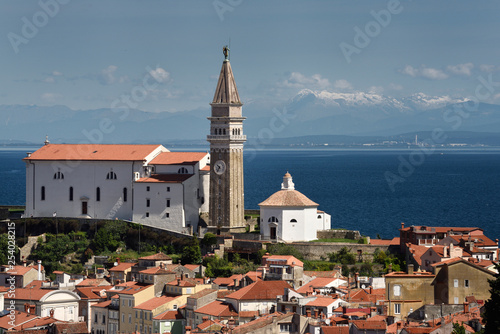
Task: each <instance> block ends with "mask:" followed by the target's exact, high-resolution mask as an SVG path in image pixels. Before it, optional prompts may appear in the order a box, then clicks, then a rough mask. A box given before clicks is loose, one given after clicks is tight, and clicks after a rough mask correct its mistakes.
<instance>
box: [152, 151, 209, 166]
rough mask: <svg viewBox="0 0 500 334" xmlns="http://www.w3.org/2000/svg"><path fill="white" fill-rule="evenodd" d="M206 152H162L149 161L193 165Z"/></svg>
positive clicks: (162, 163) (153, 163)
mask: <svg viewBox="0 0 500 334" xmlns="http://www.w3.org/2000/svg"><path fill="white" fill-rule="evenodd" d="M207 155H208V153H207V152H162V153H160V154H158V156H157V157H156V158H154V159H153V160H152V161H151V164H152V165H195V164H196V163H198V162H199V161H200V160H202V159H203V158H205V157H206V156H207Z"/></svg>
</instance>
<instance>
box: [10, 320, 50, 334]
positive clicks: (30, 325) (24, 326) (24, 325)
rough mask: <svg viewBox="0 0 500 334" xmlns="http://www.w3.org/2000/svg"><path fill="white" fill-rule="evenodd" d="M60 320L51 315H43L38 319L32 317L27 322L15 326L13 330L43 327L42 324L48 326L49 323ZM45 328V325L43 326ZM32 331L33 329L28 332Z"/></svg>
mask: <svg viewBox="0 0 500 334" xmlns="http://www.w3.org/2000/svg"><path fill="white" fill-rule="evenodd" d="M59 321H60V320H57V319H54V318H51V317H43V318H36V319H30V320H28V321H27V322H24V323H22V324H20V325H18V326H16V327H14V328H13V330H16V331H26V330H29V328H36V327H41V326H47V325H49V324H53V323H56V322H59ZM42 328H43V327H42ZM28 333H31V330H30V331H29V332H28Z"/></svg>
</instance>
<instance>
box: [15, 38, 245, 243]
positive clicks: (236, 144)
mask: <svg viewBox="0 0 500 334" xmlns="http://www.w3.org/2000/svg"><path fill="white" fill-rule="evenodd" d="M223 51H224V56H225V59H224V61H223V63H222V69H221V71H220V76H219V81H218V83H217V87H216V90H215V95H214V98H213V101H212V103H211V109H212V110H211V117H208V119H209V120H210V134H209V135H208V136H207V140H208V142H209V143H210V154H208V153H203V152H170V151H169V150H167V149H166V148H165V147H163V146H162V145H106V144H51V143H49V142H48V140H46V141H45V145H44V146H43V147H41V148H40V149H38V150H37V151H36V152H33V153H28V156H27V157H26V158H24V161H25V163H26V210H25V216H26V217H65V218H84V219H121V220H128V221H133V222H135V223H140V224H142V225H147V226H151V227H155V228H160V229H165V230H170V231H175V232H180V233H188V234H192V233H193V232H199V231H198V224H199V221H200V217H201V216H202V217H208V225H209V229H210V230H212V231H214V232H218V233H228V232H229V233H230V232H236V231H242V230H244V198H243V143H244V142H245V141H246V136H245V135H244V134H243V120H244V119H245V118H244V117H242V112H241V107H242V103H241V101H240V97H239V95H238V90H237V88H236V83H235V80H234V76H233V72H232V69H231V65H230V63H229V54H228V53H229V49H228V48H227V47H224V49H223ZM204 226H206V225H204Z"/></svg>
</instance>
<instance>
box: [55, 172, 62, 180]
mask: <svg viewBox="0 0 500 334" xmlns="http://www.w3.org/2000/svg"><path fill="white" fill-rule="evenodd" d="M54 180H64V174H63V173H61V172H60V171H59V172H57V173H54Z"/></svg>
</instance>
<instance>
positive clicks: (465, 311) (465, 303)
mask: <svg viewBox="0 0 500 334" xmlns="http://www.w3.org/2000/svg"><path fill="white" fill-rule="evenodd" d="M464 313H469V303H468V302H464Z"/></svg>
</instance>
